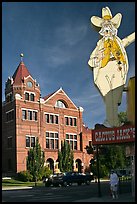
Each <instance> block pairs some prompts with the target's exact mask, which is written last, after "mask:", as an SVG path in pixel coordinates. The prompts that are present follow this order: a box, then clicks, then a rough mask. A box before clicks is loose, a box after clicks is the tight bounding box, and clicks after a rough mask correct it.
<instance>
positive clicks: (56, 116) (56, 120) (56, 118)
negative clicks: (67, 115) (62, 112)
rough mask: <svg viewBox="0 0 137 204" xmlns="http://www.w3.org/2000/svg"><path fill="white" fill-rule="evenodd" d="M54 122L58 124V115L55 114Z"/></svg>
mask: <svg viewBox="0 0 137 204" xmlns="http://www.w3.org/2000/svg"><path fill="white" fill-rule="evenodd" d="M55 123H56V124H58V123H59V121H58V115H55Z"/></svg>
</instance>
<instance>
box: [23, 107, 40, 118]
mask: <svg viewBox="0 0 137 204" xmlns="http://www.w3.org/2000/svg"><path fill="white" fill-rule="evenodd" d="M27 119H28V120H35V121H37V120H38V118H37V111H33V110H23V109H22V120H27Z"/></svg>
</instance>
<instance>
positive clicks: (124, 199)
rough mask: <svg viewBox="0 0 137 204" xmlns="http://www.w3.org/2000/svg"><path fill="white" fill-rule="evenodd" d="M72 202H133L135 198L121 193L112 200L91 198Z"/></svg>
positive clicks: (108, 197) (102, 197)
mask: <svg viewBox="0 0 137 204" xmlns="http://www.w3.org/2000/svg"><path fill="white" fill-rule="evenodd" d="M74 202H83V203H84V202H110V203H111V202H135V197H133V196H132V194H131V193H123V194H120V195H119V198H118V199H112V198H111V197H110V196H101V197H92V198H88V199H83V200H77V201H74Z"/></svg>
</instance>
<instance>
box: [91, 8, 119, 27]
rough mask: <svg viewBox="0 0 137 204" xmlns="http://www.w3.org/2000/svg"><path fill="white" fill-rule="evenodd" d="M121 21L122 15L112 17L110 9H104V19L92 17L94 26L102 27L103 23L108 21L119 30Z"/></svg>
mask: <svg viewBox="0 0 137 204" xmlns="http://www.w3.org/2000/svg"><path fill="white" fill-rule="evenodd" d="M121 19H122V14H121V13H118V14H116V15H115V16H114V17H112V14H111V11H110V9H109V8H108V7H105V8H102V18H100V17H98V16H92V17H91V23H92V24H93V25H94V26H97V27H102V23H104V22H105V21H106V20H108V21H110V22H111V23H112V24H113V25H114V26H115V28H118V27H119V26H120V23H121Z"/></svg>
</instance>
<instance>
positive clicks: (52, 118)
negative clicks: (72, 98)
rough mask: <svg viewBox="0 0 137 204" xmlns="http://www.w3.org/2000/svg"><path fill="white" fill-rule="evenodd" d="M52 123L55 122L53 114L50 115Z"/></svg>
mask: <svg viewBox="0 0 137 204" xmlns="http://www.w3.org/2000/svg"><path fill="white" fill-rule="evenodd" d="M50 123H54V117H53V115H50Z"/></svg>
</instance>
